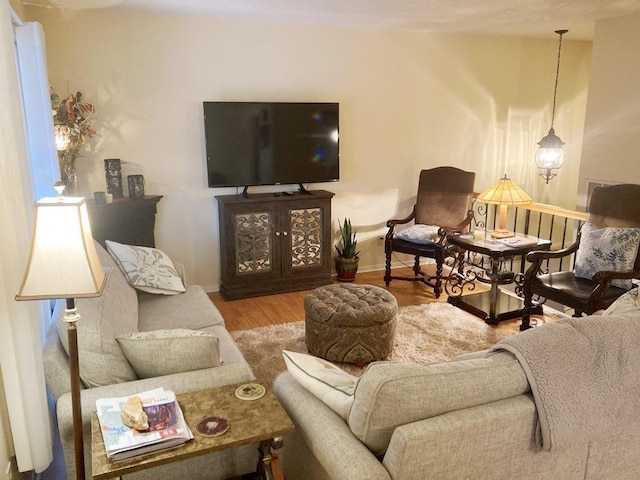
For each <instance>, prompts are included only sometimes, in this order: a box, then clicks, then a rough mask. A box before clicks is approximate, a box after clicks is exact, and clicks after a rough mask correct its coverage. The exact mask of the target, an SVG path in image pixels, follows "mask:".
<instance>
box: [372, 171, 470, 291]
mask: <svg viewBox="0 0 640 480" xmlns="http://www.w3.org/2000/svg"><path fill="white" fill-rule="evenodd" d="M475 176H476V174H475V173H474V172H466V171H464V170H460V169H458V168H455V167H437V168H432V169H429V170H422V171H421V172H420V179H419V182H418V194H417V197H416V203H415V205H414V207H413V210H412V212H411V214H410V215H409V216H408V217H406V218H403V219H397V220H389V221H388V222H387V228H388V231H387V234H386V236H385V243H384V251H385V255H386V261H385V274H384V282H385V284H386V285H387V286H389V283H391V280H409V281H422V282H424V283H425V284H426V285H429V286H431V287H432V288H433V292H434V295H435V297H436V298H438V297H439V296H440V294H441V293H442V278H443V276H442V272H443V265H444V260H445V258H446V257H447V256H448V254H447V250H446V242H445V240H446V236H447V234H448V233H460V232H464V231H465V230H468V229H469V225H470V224H471V221H472V220H473V210H472V204H473V198H474V192H473V188H474V182H475ZM403 227H407V228H403ZM393 252H399V253H406V254H409V255H413V256H414V263H413V272H414V276H413V277H408V276H394V275H392V274H391V255H392V254H393ZM422 257H426V258H433V259H434V260H435V262H436V271H435V275H430V274H428V273H426V272H425V271H423V270H422V269H421V266H420V259H421V258H422Z"/></svg>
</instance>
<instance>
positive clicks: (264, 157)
mask: <svg viewBox="0 0 640 480" xmlns="http://www.w3.org/2000/svg"><path fill="white" fill-rule="evenodd" d="M203 107H204V132H205V142H206V155H207V173H208V183H209V187H211V188H214V187H241V186H244V187H248V186H256V185H280V184H298V185H300V188H301V189H304V188H303V186H302V184H305V183H319V182H332V181H337V180H338V179H339V178H340V161H339V157H340V156H339V133H338V132H339V106H338V103H293V102H203Z"/></svg>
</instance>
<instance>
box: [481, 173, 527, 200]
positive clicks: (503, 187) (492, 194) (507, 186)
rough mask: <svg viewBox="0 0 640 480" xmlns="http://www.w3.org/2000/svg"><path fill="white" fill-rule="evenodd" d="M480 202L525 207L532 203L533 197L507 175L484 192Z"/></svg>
mask: <svg viewBox="0 0 640 480" xmlns="http://www.w3.org/2000/svg"><path fill="white" fill-rule="evenodd" d="M478 201H480V202H483V203H490V204H493V205H525V204H527V203H531V197H530V196H529V195H527V194H526V193H524V190H522V189H521V188H520V187H519V186H518V185H516V184H515V183H513V181H511V180H510V179H509V178H507V175H506V174H505V176H504V177H503V178H501V179H500V180H498V181H497V182H496V183H494V184H493V185H491V186H490V187H489V188H487V189H486V190H485V191H484V192H482V193H481V194H480V195H479V196H478Z"/></svg>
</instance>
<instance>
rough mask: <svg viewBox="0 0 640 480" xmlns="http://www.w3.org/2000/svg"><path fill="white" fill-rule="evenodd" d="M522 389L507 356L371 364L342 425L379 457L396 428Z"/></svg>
mask: <svg viewBox="0 0 640 480" xmlns="http://www.w3.org/2000/svg"><path fill="white" fill-rule="evenodd" d="M527 391H529V384H528V383H527V379H526V377H525V374H524V372H523V371H522V368H521V367H520V364H519V363H518V361H517V360H516V358H515V357H514V356H513V355H511V354H510V353H508V352H491V353H488V354H487V355H486V356H485V357H484V358H474V359H470V360H460V361H449V362H443V363H434V364H431V365H413V364H406V363H396V362H374V363H372V364H370V365H369V367H368V368H367V370H366V372H365V373H364V374H363V375H362V377H360V380H359V381H358V384H357V386H356V391H355V394H354V401H353V405H352V406H351V410H350V411H349V416H348V419H347V422H348V424H349V428H351V431H352V432H353V434H354V435H355V436H356V437H358V438H359V439H360V440H361V441H362V442H363V443H364V444H365V445H367V447H369V449H370V450H371V451H372V452H373V453H374V454H376V455H382V454H384V452H385V451H386V449H387V447H388V445H389V441H390V440H391V435H392V434H393V431H394V430H395V428H396V427H397V426H400V425H405V424H408V423H412V422H415V421H418V420H422V419H426V418H430V417H434V416H437V415H441V414H443V413H446V412H450V411H454V410H459V409H462V408H468V407H471V406H474V405H482V404H485V403H489V402H493V401H496V400H500V399H503V398H509V397H513V396H516V395H520V394H522V393H525V392H527Z"/></svg>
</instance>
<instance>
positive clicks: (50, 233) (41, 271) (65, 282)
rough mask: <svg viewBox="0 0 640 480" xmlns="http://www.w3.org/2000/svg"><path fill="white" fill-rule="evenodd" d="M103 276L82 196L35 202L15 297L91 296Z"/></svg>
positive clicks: (18, 298)
mask: <svg viewBox="0 0 640 480" xmlns="http://www.w3.org/2000/svg"><path fill="white" fill-rule="evenodd" d="M104 278H105V273H104V269H103V268H102V264H101V262H100V259H99V258H98V254H97V252H96V249H95V246H94V241H93V237H92V235H91V227H90V225H89V216H88V214H87V207H86V204H85V200H84V198H73V197H67V198H60V199H58V198H43V199H42V200H39V201H38V202H36V204H35V227H34V232H33V240H32V244H31V253H30V254H29V261H28V264H27V268H26V271H25V276H24V279H23V281H22V285H21V286H20V290H19V292H18V295H17V297H16V299H17V300H38V299H51V298H77V297H95V296H98V295H100V293H101V289H102V286H103V284H104Z"/></svg>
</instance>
